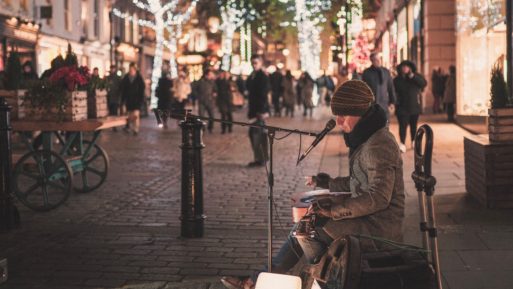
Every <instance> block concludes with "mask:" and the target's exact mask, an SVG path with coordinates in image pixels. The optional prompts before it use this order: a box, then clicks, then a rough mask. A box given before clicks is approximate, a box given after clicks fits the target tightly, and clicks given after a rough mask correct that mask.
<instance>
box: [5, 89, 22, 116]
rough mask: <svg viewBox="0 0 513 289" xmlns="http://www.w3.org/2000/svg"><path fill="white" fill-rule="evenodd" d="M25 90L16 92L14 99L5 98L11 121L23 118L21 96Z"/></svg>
mask: <svg viewBox="0 0 513 289" xmlns="http://www.w3.org/2000/svg"><path fill="white" fill-rule="evenodd" d="M25 92H27V90H26V89H20V90H16V97H15V98H7V99H6V101H7V104H8V105H10V106H11V119H20V118H24V117H25V108H24V107H23V96H24V95H25Z"/></svg>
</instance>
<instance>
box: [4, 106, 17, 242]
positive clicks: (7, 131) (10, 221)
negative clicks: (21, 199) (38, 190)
mask: <svg viewBox="0 0 513 289" xmlns="http://www.w3.org/2000/svg"><path fill="white" fill-rule="evenodd" d="M10 110H11V108H10V107H9V106H8V105H7V102H6V101H5V98H3V97H0V232H6V231H9V230H11V229H13V228H15V227H17V226H18V225H19V214H18V211H17V209H16V207H15V206H14V204H13V200H12V195H11V192H12V187H11V179H12V178H11V174H12V172H11V171H12V151H11V149H12V148H11V130H12V129H11V124H10V120H9V117H10V116H9V114H10Z"/></svg>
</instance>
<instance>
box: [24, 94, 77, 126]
mask: <svg viewBox="0 0 513 289" xmlns="http://www.w3.org/2000/svg"><path fill="white" fill-rule="evenodd" d="M68 93H69V94H70V98H69V103H68V105H67V106H66V108H65V110H64V113H63V114H61V115H59V113H58V110H57V109H56V108H53V109H52V110H51V111H46V110H43V109H33V108H28V107H25V109H24V110H25V115H24V117H23V118H20V119H25V120H42V121H81V120H86V119H87V93H86V92H85V91H73V92H68Z"/></svg>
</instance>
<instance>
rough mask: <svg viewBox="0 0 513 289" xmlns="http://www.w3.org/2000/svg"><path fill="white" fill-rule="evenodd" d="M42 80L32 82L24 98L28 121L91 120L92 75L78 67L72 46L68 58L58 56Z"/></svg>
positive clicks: (83, 68) (84, 68)
mask: <svg viewBox="0 0 513 289" xmlns="http://www.w3.org/2000/svg"><path fill="white" fill-rule="evenodd" d="M43 75H44V76H43V78H42V79H41V80H37V81H34V82H32V83H31V84H30V85H29V87H28V91H27V93H26V94H25V96H24V97H23V105H24V106H25V108H26V109H27V113H26V117H25V118H29V119H32V120H48V121H80V120H84V119H87V92H86V91H87V88H88V84H89V78H90V76H89V71H88V69H87V68H86V67H78V64H77V61H76V55H75V54H74V53H73V51H72V50H71V46H70V45H69V46H68V52H67V54H66V58H65V59H63V58H62V56H57V57H56V58H55V59H54V60H52V68H50V69H49V70H47V71H46V72H45V73H44V74H43Z"/></svg>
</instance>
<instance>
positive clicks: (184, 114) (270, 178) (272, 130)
mask: <svg viewBox="0 0 513 289" xmlns="http://www.w3.org/2000/svg"><path fill="white" fill-rule="evenodd" d="M154 112H155V117H156V118H157V122H158V124H159V126H160V125H161V123H162V121H161V118H162V116H163V115H164V116H169V117H171V118H175V119H183V120H187V119H190V118H195V119H200V120H205V121H213V122H219V123H225V124H233V125H238V126H247V127H254V128H260V129H265V130H267V139H268V141H269V172H268V175H267V183H268V187H269V190H268V196H267V198H268V200H269V204H268V210H269V211H268V220H267V270H268V271H269V272H271V271H272V262H273V261H272V248H273V205H274V173H273V162H274V159H273V154H274V150H273V147H274V137H275V135H276V132H287V133H289V134H298V135H307V136H313V137H316V136H317V134H316V133H313V132H307V131H301V130H298V129H287V128H282V127H277V126H269V125H259V124H254V123H248V122H240V121H227V120H222V119H217V118H209V117H203V116H199V115H194V114H192V113H191V110H186V111H181V112H180V113H178V112H174V111H171V110H159V109H156V110H154Z"/></svg>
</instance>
